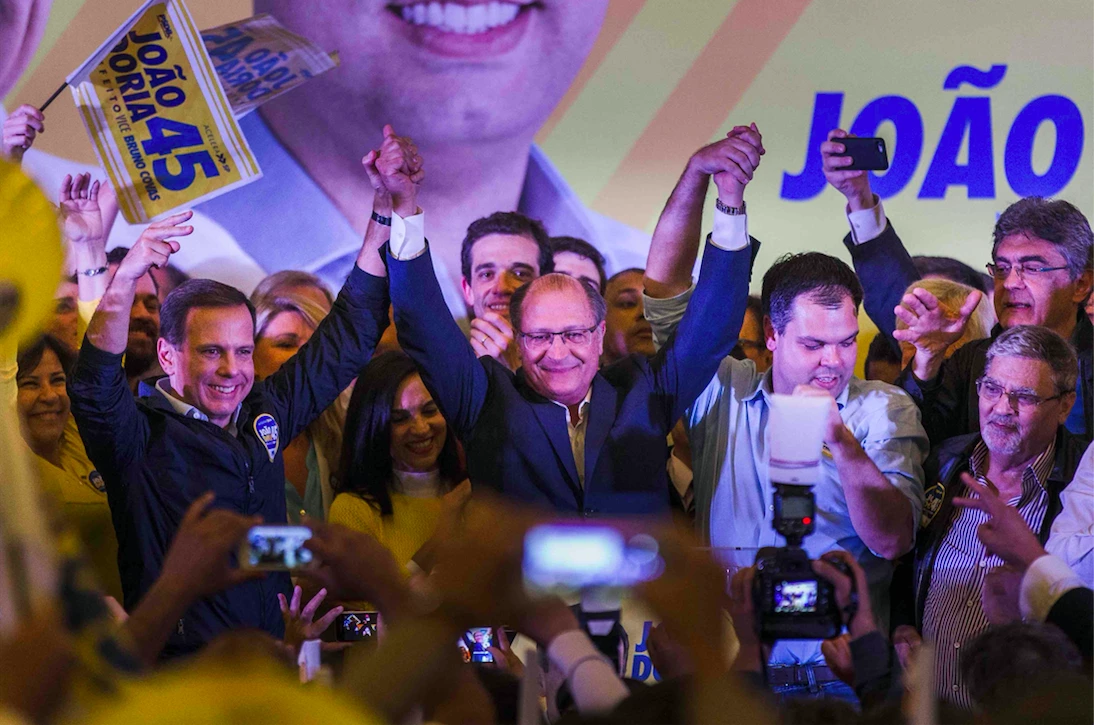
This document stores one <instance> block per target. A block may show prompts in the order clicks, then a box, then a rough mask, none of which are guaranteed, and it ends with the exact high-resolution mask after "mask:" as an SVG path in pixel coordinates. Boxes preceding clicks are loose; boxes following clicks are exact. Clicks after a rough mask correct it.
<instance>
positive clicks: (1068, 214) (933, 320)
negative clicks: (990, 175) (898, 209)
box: [821, 129, 1094, 443]
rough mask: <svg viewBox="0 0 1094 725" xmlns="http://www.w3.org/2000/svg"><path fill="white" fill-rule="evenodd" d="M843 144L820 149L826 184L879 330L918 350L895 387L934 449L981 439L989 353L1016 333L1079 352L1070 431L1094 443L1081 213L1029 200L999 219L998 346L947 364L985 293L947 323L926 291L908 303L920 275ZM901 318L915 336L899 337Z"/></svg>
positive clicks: (1092, 240) (1090, 238)
mask: <svg viewBox="0 0 1094 725" xmlns="http://www.w3.org/2000/svg"><path fill="white" fill-rule="evenodd" d="M844 136H846V134H845V132H843V131H842V130H839V129H837V130H834V131H832V133H831V134H830V140H829V141H827V142H825V143H824V144H822V145H821V155H822V157H823V158H824V168H825V176H826V177H827V178H828V183H830V184H831V185H832V186H833V187H835V188H836V189H837V190H838V191H839V192H840V193H842V194H843V195H844V197H845V198H846V200H847V206H846V209H845V211H846V213H847V219H848V222H849V223H850V226H851V233H850V234H848V235H847V237H845V238H844V244H845V245H846V246H847V248H848V249H849V250H850V252H851V257H852V259H853V260H854V263H855V271H856V272H857V273H858V275H859V277H860V278H861V279H862V286H863V288H864V289H865V291H866V296H865V298H864V300H863V306H864V307H865V308H866V312H867V313H868V314H869V315H870V318H871V319H872V320H873V321H874V324H876V325H877V326H878V328H880V329H881V330H882V331H883V332H885V333H887V334H890V335H893V337H895V338H896V339H898V340H903V341H906V342H910V343H912V344H913V345H914V346H915V348H916V354H915V358H914V359H913V360H912V362H911V363H910V364H909V365H908V367H907V369H905V370H904V372H903V373H902V374H901V376H900V377H899V378H898V379H897V385H900V386H901V387H903V388H904V389H905V390H906V391H908V393H909V394H910V395H911V396H912V397H913V398H914V399H915V400H916V402H917V403H918V404H919V407H920V410H921V411H922V412H923V427H924V428H925V429H926V430H927V434H928V435H929V436H930V438H931V443H938V442H940V441H943V440H945V439H947V438H950V437H952V436H955V435H959V434H961V433H971V432H973V431H976V430H978V429H979V422H980V421H979V417H978V413H977V409H978V406H977V392H976V381H977V380H978V379H979V378H980V377H981V376H983V374H984V364H985V360H986V354H987V350H988V347H989V346H990V345H991V344H992V340H994V339H996V338H997V337H998V336H999V335H1000V334H1002V332H1003V331H1004V330H1007V329H1009V328H1012V327H1014V326H1016V325H1041V326H1044V327H1047V328H1048V329H1050V330H1052V331H1053V332H1055V333H1057V334H1058V335H1060V336H1061V337H1063V338H1064V339H1065V340H1067V341H1069V342H1070V343H1071V345H1072V346H1073V347H1074V348H1075V350H1076V352H1077V353H1078V357H1079V376H1078V379H1077V382H1076V387H1075V393H1076V403H1075V405H1074V406H1073V407H1072V410H1071V415H1070V417H1069V418H1068V420H1067V429H1068V430H1070V431H1071V432H1072V433H1075V434H1076V435H1079V436H1082V437H1083V438H1084V439H1085V440H1086V441H1087V442H1089V441H1090V440H1091V438H1092V437H1094V428H1092V424H1091V418H1092V417H1094V398H1092V393H1094V327H1092V326H1091V320H1090V318H1089V317H1088V316H1087V314H1086V312H1085V311H1084V309H1083V306H1084V303H1085V302H1086V301H1087V299H1088V298H1089V297H1090V291H1091V284H1092V280H1094V272H1092V269H1091V268H1092V259H1094V234H1092V232H1091V229H1090V222H1089V221H1088V220H1087V219H1086V217H1085V216H1083V213H1082V212H1081V211H1079V209H1077V208H1076V207H1075V206H1074V205H1073V204H1071V203H1069V202H1066V201H1064V200H1062V199H1043V198H1041V197H1029V198H1026V199H1020V200H1019V201H1017V202H1015V203H1013V204H1011V205H1010V206H1009V207H1007V208H1006V210H1004V211H1003V213H1002V214H1000V215H999V219H998V220H997V221H996V223H995V229H994V231H993V233H992V249H991V260H992V261H991V263H990V264H988V265H987V268H988V271H989V273H990V274H991V276H992V278H993V279H994V280H995V296H994V302H995V315H996V317H997V318H998V319H999V324H998V325H997V326H996V327H995V329H994V330H992V335H991V338H989V339H985V340H977V341H973V342H970V343H969V344H967V345H965V346H964V347H962V348H961V349H960V350H958V351H957V352H955V353H953V355H951V356H950V357H949V358H946V351H947V349H948V348H949V347H950V345H952V344H953V343H954V342H955V341H957V340H959V339H961V337H962V336H963V335H964V332H965V326H966V324H967V323H968V319H969V316H970V315H971V314H972V312H973V310H974V309H975V308H976V305H977V303H978V302H979V300H980V293H979V292H973V293H972V294H970V295H969V299H968V300H967V301H966V303H965V305H964V306H963V307H962V308H961V310H959V311H958V313H957V314H956V315H949V314H947V313H946V311H945V310H944V309H943V308H942V307H941V306H940V305H939V304H938V300H937V298H935V296H934V295H932V294H930V293H929V292H927V291H926V290H923V289H919V288H916V289H913V290H912V293H911V294H905V293H904V291H905V290H906V289H907V288H908V287H909V286H910V285H912V284H914V283H915V281H916V280H918V279H919V278H920V274H919V272H918V271H917V270H916V267H915V264H914V263H913V261H912V257H911V255H910V254H909V253H908V250H907V249H905V247H904V244H903V242H901V240H900V237H899V236H897V233H896V230H895V229H893V225H892V224H891V223H890V222H889V220H888V219H887V218H886V215H885V210H884V209H883V207H882V204H881V201H880V200H879V199H878V197H877V195H876V194H874V193H873V191H871V189H870V180H869V175H868V172H865V171H846V170H844V167H845V166H847V164H849V163H850V158H849V157H847V156H844V155H842V154H844V153H845V150H844V147H843V144H842V143H840V139H841V138H842V137H844ZM897 317H899V318H900V319H901V320H902V321H903V322H905V323H906V324H907V329H904V330H896V320H897Z"/></svg>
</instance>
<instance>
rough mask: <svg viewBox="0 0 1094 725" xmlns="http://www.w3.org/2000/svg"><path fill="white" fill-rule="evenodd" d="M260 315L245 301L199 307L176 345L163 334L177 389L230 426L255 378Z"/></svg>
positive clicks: (166, 363) (164, 362)
mask: <svg viewBox="0 0 1094 725" xmlns="http://www.w3.org/2000/svg"><path fill="white" fill-rule="evenodd" d="M254 333H255V331H254V321H253V320H252V319H251V313H250V312H249V311H248V310H247V308H246V307H245V306H243V305H240V306H238V307H195V308H194V309H192V310H190V312H189V314H188V315H187V316H186V335H185V337H184V338H183V340H182V342H181V344H180V345H179V346H178V347H175V346H174V345H172V344H171V343H169V342H167V340H164V339H163V338H162V337H161V338H160V340H159V348H158V349H159V359H160V365H161V366H162V367H163V371H164V372H165V373H167V376H168V379H169V380H170V382H171V388H172V390H174V391H175V395H177V396H179V397H180V398H182V399H183V400H184V401H186V402H187V403H189V404H190V405H192V406H194V407H195V408H197V409H198V410H200V411H201V412H203V413H205V415H207V416H209V420H210V422H212V423H214V424H216V425H219V426H222V427H223V426H226V425H228V422H229V421H231V419H232V415H233V414H234V413H235V412H236V408H238V407H239V404H240V403H241V402H243V399H244V398H245V397H247V393H249V392H251V386H252V385H253V384H254V377H255V368H254Z"/></svg>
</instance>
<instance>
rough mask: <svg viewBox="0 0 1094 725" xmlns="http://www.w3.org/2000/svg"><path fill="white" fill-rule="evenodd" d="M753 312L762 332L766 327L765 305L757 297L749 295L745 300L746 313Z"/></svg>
mask: <svg viewBox="0 0 1094 725" xmlns="http://www.w3.org/2000/svg"><path fill="white" fill-rule="evenodd" d="M749 312H751V313H752V314H754V315H756V323H757V324H758V325H759V326H760V330H761V331H763V327H764V303H763V300H761V299H760V298H759V297H757V296H756V295H749V296H748V299H746V300H745V313H749Z"/></svg>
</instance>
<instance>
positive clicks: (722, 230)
mask: <svg viewBox="0 0 1094 725" xmlns="http://www.w3.org/2000/svg"><path fill="white" fill-rule="evenodd" d="M710 243H711V244H713V245H714V246H716V247H718V249H724V250H725V251H727V252H739V251H740V250H742V249H744V248H745V247H747V246H748V215H747V214H734V215H732V216H731V215H729V214H723V213H722V212H720V211H718V212H715V213H714V228H713V230H711V232H710Z"/></svg>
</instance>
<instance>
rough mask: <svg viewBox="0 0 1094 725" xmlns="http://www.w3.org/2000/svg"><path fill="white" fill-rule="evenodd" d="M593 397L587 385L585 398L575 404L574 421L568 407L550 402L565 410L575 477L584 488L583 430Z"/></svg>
mask: <svg viewBox="0 0 1094 725" xmlns="http://www.w3.org/2000/svg"><path fill="white" fill-rule="evenodd" d="M592 398H593V386H591V385H590V386H589V392H587V393H585V399H584V400H582V401H581V403H579V404H578V406H577V415H578V420H577V422H576V423H575V422H574V421H573V418H571V417H570V408H569V407H568V406H565V405H562V403H560V402H558V401H557V400H552V401H551V402H552V403H554V404H555V405H559V406H561V407H562V409H563V410H565V411H566V433H567V434H569V436H570V450H571V451H573V454H574V465H576V466H577V479H578V481H579V482H580V483H581V487H582V488H585V431H586V429H587V428H588V427H589V401H590V400H592Z"/></svg>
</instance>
